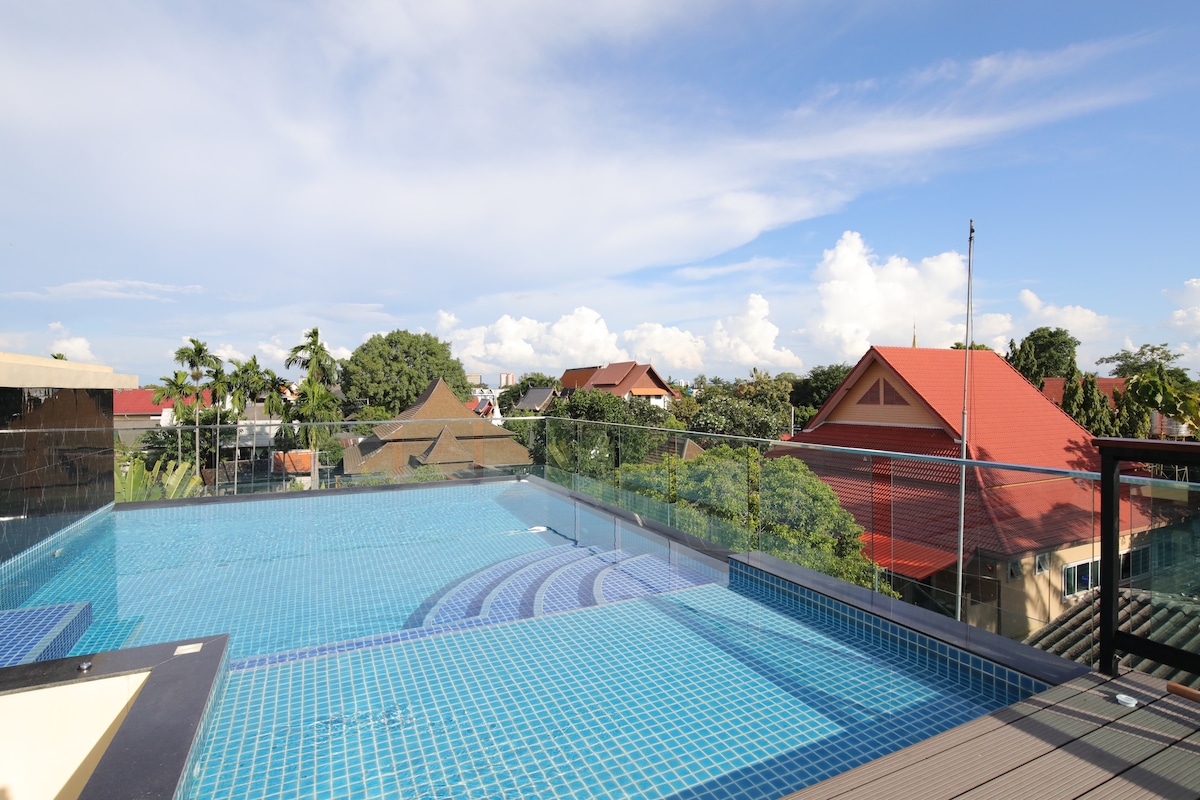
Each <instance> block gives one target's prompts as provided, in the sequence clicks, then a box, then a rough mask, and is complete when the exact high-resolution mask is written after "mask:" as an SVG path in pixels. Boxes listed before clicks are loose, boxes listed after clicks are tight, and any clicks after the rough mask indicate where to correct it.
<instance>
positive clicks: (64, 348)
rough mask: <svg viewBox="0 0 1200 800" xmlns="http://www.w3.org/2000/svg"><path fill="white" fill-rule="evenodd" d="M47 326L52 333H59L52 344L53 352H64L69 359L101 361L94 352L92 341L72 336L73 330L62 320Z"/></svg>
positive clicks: (51, 350) (51, 349)
mask: <svg viewBox="0 0 1200 800" xmlns="http://www.w3.org/2000/svg"><path fill="white" fill-rule="evenodd" d="M46 327H47V328H49V329H50V332H51V333H54V334H57V338H55V340H54V341H53V342H52V343H51V345H50V352H51V353H62V354H63V355H64V356H66V357H67V360H68V361H85V362H91V363H95V362H97V361H99V359H98V358H96V356H95V355H93V354H92V344H91V342H89V341H88V340H87V339H85V338H84V337H82V336H72V335H71V331H69V330H68V329H67V327H66V326H65V325H63V324H62V323H61V322H51V323H50V324H49V325H47V326H46Z"/></svg>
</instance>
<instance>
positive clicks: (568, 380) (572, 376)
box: [559, 367, 600, 389]
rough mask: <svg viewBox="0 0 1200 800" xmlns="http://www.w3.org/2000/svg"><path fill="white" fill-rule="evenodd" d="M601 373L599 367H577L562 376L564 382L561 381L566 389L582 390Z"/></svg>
mask: <svg viewBox="0 0 1200 800" xmlns="http://www.w3.org/2000/svg"><path fill="white" fill-rule="evenodd" d="M599 371H600V368H599V367H576V368H574V369H569V370H567V371H566V372H564V373H563V374H562V380H560V381H559V383H560V384H562V388H564V389H582V388H583V387H584V386H585V385H586V384H587V382H588V381H590V380H591V379H592V376H593V375H595V374H596V373H597V372H599Z"/></svg>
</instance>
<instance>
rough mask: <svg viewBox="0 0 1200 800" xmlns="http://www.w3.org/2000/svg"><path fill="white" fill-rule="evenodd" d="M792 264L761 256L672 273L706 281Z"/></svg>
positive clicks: (684, 277)
mask: <svg viewBox="0 0 1200 800" xmlns="http://www.w3.org/2000/svg"><path fill="white" fill-rule="evenodd" d="M788 266H791V264H790V263H788V262H787V261H783V260H782V259H778V258H763V257H761V256H759V257H755V258H752V259H750V260H749V261H742V262H740V263H737V264H726V265H724V266H719V267H682V268H680V269H677V270H675V271H674V273H672V274H673V275H674V276H675V277H676V278H682V279H684V280H689V281H706V280H708V279H709V278H717V277H723V276H725V275H735V274H737V273H739V272H757V273H761V272H766V271H767V270H772V269H780V268H781V267H788Z"/></svg>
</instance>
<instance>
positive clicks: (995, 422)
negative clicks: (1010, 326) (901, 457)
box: [796, 347, 1100, 471]
mask: <svg viewBox="0 0 1200 800" xmlns="http://www.w3.org/2000/svg"><path fill="white" fill-rule="evenodd" d="M964 353H969V354H970V358H971V369H970V387H969V390H968V402H967V434H968V435H967V455H968V457H969V458H972V459H975V460H978V461H994V462H1000V463H1005V464H1025V465H1029V466H1038V467H1049V468H1052V469H1075V470H1092V471H1098V470H1099V469H1100V457H1099V454H1098V453H1097V451H1096V449H1095V447H1093V446H1092V435H1091V434H1090V433H1089V432H1088V431H1087V430H1086V429H1085V428H1083V427H1082V426H1080V425H1079V423H1077V422H1076V421H1075V420H1073V419H1071V418H1070V417H1069V416H1067V414H1065V413H1064V412H1063V410H1062V409H1060V408H1058V407H1057V406H1056V405H1054V404H1053V403H1051V402H1050V401H1049V400H1047V399H1046V397H1045V396H1044V395H1043V394H1042V393H1041V392H1039V391H1038V390H1037V389H1035V388H1034V387H1033V385H1032V384H1030V383H1029V381H1027V380H1025V378H1024V376H1022V375H1021V373H1019V372H1017V371H1016V370H1015V369H1013V368H1012V366H1011V365H1010V364H1009V363H1008V362H1007V361H1005V360H1004V359H1003V358H1002V357H1001V356H1000V355H999V354H998V353H995V352H993V351H991V350H970V351H963V350H936V349H932V348H915V347H872V348H871V349H870V350H868V351H867V353H866V355H864V356H863V357H862V359H861V360H860V361H859V362H858V364H856V365H855V367H854V369H853V370H851V372H850V374H849V375H847V376H846V379H845V380H844V381H842V384H841V385H840V386H839V387H838V388H837V389H836V390H835V391H834V393H833V395H832V396H831V397H830V398H829V400H827V401H826V402H825V404H824V405H823V406H821V410H820V411H819V412H818V413H817V415H816V416H815V417H814V418H813V420H812V422H810V423H809V426H808V427H807V428H806V429H805V431H804V432H803V433H801V434H797V436H796V440H797V441H805V442H809V441H812V442H814V443H823V444H831V443H832V442H831V441H829V439H831V437H836V438H842V437H843V435H845V436H851V437H853V436H855V434H854V433H843V432H839V433H837V434H834V432H833V431H823V432H821V433H820V435H818V436H810V431H811V432H812V433H813V434H817V432H819V431H821V428H822V427H823V426H825V425H828V424H838V425H839V426H841V427H842V428H848V427H857V426H852V425H848V424H847V423H833V422H829V421H828V420H829V417H830V416H831V415H832V414H833V412H834V410H835V409H836V408H837V407H838V404H839V403H840V402H841V401H842V400H844V399H845V398H846V397H847V395H848V394H850V392H851V390H852V389H853V388H854V386H855V385H856V384H857V383H858V380H859V378H860V377H862V376H863V374H864V373H865V372H866V371H867V369H868V368H870V367H871V366H872V365H876V364H878V365H879V366H880V367H882V369H883V370H884V372H885V374H888V375H890V376H891V377H892V379H894V380H895V381H896V382H898V383H900V384H901V385H902V386H904V387H906V388H907V389H908V390H909V391H910V392H911V393H912V394H914V395H915V396H916V397H917V398H918V401H919V402H920V403H921V404H922V407H923V408H924V409H925V410H926V411H927V412H928V413H929V415H930V416H931V417H933V419H934V420H935V421H936V423H937V426H938V427H939V428H940V429H941V430H942V432H943V433H945V435H946V436H947V437H948V438H949V439H950V441H951V442H954V443H957V442H960V441H961V435H962V434H961V431H962V413H963V362H964ZM919 430H922V429H918V428H909V427H905V426H898V430H897V431H896V432H895V433H893V434H892V435H891V436H890V437H889V438H891V439H892V442H891V444H892V445H893V446H891V447H888V448H886V449H894V450H897V451H900V452H909V453H922V454H928V455H934V454H936V455H943V454H945V453H944V449H945V447H944V443H945V440H944V439H943V440H940V442H939V444H938V445H937V446H936V449H937V450H938V451H939V452H936V453H933V452H930V451H928V450H927V449H925V448H926V447H928V446H929V444H928V443H929V442H930V441H931V439H930V437H929V434H927V433H914V432H915V431H919ZM906 439H909V440H911V441H912V442H913V446H912V447H907V446H905V445H904V441H905V440H906ZM848 446H860V445H848ZM874 449H884V448H879V447H876V448H874ZM949 455H954V456H957V455H958V452H954V453H951V454H949Z"/></svg>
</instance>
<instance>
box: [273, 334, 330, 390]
mask: <svg viewBox="0 0 1200 800" xmlns="http://www.w3.org/2000/svg"><path fill="white" fill-rule="evenodd" d="M283 365H284V366H285V367H288V368H289V369H290V368H291V367H293V366H299V367H300V369H302V370H304V371H305V372H306V374H307V376H308V377H310V378H312V379H313V380H314V381H316V382H317V383H319V384H321V385H322V386H324V387H326V388H328V387H330V386H333V384H334V383H335V382H336V381H337V364H336V363H335V362H334V360H333V356H331V355H330V354H329V350H328V348H326V347H325V345H324V344H323V343H322V342H321V332H320V330H318V329H317V328H315V327H314V328H312V329H311V330H309V331H308V332H307V333H305V334H304V341H302V342H300V344H298V345H296V346H295V347H293V348H292V349H291V350H290V351H288V357H287V360H285V361H284V362H283Z"/></svg>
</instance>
